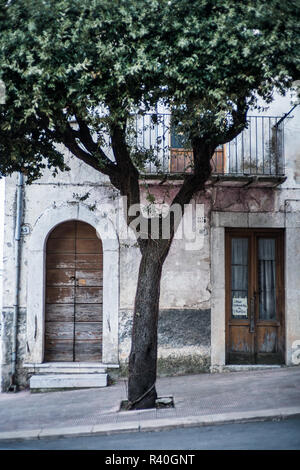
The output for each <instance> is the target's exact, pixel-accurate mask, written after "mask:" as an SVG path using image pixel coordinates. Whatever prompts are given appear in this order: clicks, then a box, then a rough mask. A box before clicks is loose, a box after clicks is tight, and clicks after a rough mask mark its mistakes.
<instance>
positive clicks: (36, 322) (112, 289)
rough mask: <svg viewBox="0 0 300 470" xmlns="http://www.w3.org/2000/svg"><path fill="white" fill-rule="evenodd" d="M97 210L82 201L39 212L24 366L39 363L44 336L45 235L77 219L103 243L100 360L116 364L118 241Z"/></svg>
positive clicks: (30, 251) (31, 245) (33, 236)
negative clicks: (91, 227)
mask: <svg viewBox="0 0 300 470" xmlns="http://www.w3.org/2000/svg"><path fill="white" fill-rule="evenodd" d="M104 209H105V208H104V205H103V213H102V212H100V211H99V210H97V211H95V212H92V211H91V210H89V208H88V206H87V205H85V204H84V203H81V202H78V203H77V202H76V203H74V204H68V203H62V204H60V205H59V204H57V205H56V206H53V205H52V206H50V207H48V208H47V209H46V210H45V211H44V212H43V214H42V215H40V216H39V217H38V218H37V220H36V222H35V224H34V226H33V230H32V233H31V234H30V236H29V237H30V238H29V246H28V256H27V260H28V273H27V279H28V280H31V279H34V280H35V282H27V322H26V323H27V325H26V356H25V361H24V362H25V364H24V367H26V366H28V367H31V366H32V365H34V364H42V363H43V359H44V338H45V258H46V251H45V246H46V241H47V238H48V235H49V234H50V233H51V232H52V230H53V229H54V228H55V227H56V226H57V225H58V224H60V223H62V222H66V221H68V220H79V221H82V222H86V223H88V224H90V225H92V226H93V227H94V228H95V229H96V230H97V233H98V234H99V236H100V238H101V240H102V245H103V339H102V341H103V343H102V348H103V350H102V351H103V354H102V363H103V364H107V365H109V366H110V365H112V366H114V365H118V363H119V330H118V329H119V240H118V236H117V233H116V229H115V227H114V225H113V223H112V222H111V220H110V219H109V218H108V217H107V214H106V213H105V212H104Z"/></svg>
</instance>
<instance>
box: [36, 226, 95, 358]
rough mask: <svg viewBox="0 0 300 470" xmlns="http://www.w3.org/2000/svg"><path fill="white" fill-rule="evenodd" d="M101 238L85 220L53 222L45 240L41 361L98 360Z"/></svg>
mask: <svg viewBox="0 0 300 470" xmlns="http://www.w3.org/2000/svg"><path fill="white" fill-rule="evenodd" d="M102 258H103V257H102V242H101V240H100V239H99V238H98V237H97V234H96V231H95V229H94V228H93V227H91V226H90V225H88V224H86V223H83V222H78V221H71V222H66V223H63V224H61V225H59V226H57V227H56V228H55V229H54V230H53V232H52V233H51V234H50V236H49V239H48V242H47V261H46V307H45V356H44V357H45V361H101V356H102V285H103V270H102Z"/></svg>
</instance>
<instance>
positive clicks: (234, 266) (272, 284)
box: [226, 229, 284, 364]
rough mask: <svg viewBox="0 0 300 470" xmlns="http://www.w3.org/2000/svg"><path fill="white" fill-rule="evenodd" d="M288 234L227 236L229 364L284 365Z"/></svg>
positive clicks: (232, 232) (252, 232) (238, 231)
mask: <svg viewBox="0 0 300 470" xmlns="http://www.w3.org/2000/svg"><path fill="white" fill-rule="evenodd" d="M283 265H284V262H283V232H282V231H281V230H267V229H264V230H241V229H231V230H227V231H226V362H227V363H228V364H282V363H284V279H283V275H284V273H283Z"/></svg>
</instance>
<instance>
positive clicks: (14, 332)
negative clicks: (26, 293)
mask: <svg viewBox="0 0 300 470" xmlns="http://www.w3.org/2000/svg"><path fill="white" fill-rule="evenodd" d="M23 188H24V176H23V173H19V178H18V184H17V208H16V227H15V293H14V314H13V324H12V351H11V377H10V386H9V389H8V391H9V392H16V390H17V385H16V383H15V374H16V362H17V330H18V315H19V290H20V266H21V265H20V259H21V225H22V218H23Z"/></svg>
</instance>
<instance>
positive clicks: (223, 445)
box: [0, 417, 300, 450]
mask: <svg viewBox="0 0 300 470" xmlns="http://www.w3.org/2000/svg"><path fill="white" fill-rule="evenodd" d="M4 449H6V450H9V449H11V450H112V449H113V450H149V449H150V450H300V417H298V418H291V419H286V420H281V421H265V422H253V423H241V424H224V425H221V426H204V427H198V428H183V429H173V430H170V431H157V432H140V433H126V434H113V435H109V436H91V437H72V438H59V439H55V438H52V439H41V440H26V441H8V442H4V441H2V442H1V441H0V450H4Z"/></svg>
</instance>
